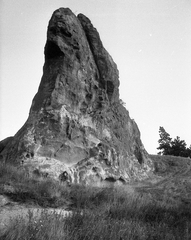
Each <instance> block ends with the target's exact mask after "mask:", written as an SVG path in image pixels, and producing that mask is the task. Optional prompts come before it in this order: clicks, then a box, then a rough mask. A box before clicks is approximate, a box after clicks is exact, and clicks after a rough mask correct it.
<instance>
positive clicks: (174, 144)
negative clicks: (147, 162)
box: [157, 127, 191, 157]
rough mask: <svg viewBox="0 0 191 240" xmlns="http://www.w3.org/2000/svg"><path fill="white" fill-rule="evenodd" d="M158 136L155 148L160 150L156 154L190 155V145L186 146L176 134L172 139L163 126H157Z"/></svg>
mask: <svg viewBox="0 0 191 240" xmlns="http://www.w3.org/2000/svg"><path fill="white" fill-rule="evenodd" d="M159 136H160V139H159V140H158V143H159V147H158V148H157V149H158V150H160V152H159V153H158V154H162V155H172V156H180V157H191V146H190V147H189V148H187V147H186V142H185V141H184V140H181V139H180V137H178V136H177V137H176V138H175V139H174V140H172V138H171V137H170V134H169V133H167V132H166V131H165V129H164V128H163V127H160V128H159Z"/></svg>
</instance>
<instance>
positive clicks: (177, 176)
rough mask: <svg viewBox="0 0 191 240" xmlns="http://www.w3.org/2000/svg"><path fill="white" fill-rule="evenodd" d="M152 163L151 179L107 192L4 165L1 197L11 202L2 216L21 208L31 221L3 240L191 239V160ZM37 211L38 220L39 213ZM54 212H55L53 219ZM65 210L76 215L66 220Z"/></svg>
mask: <svg viewBox="0 0 191 240" xmlns="http://www.w3.org/2000/svg"><path fill="white" fill-rule="evenodd" d="M150 157H151V158H152V159H153V161H154V165H155V172H154V174H153V175H152V176H151V177H150V179H148V180H147V181H144V182H137V183H136V182H132V183H130V184H128V185H124V186H123V187H118V188H104V189H103V188H92V187H87V186H86V187H85V186H79V185H73V186H70V187H66V186H63V185H60V184H58V183H55V182H53V181H50V180H44V181H41V182H39V181H37V180H36V179H31V178H29V177H28V176H27V174H26V173H24V172H22V171H21V170H18V169H16V167H13V166H7V165H3V164H1V165H0V194H1V195H3V196H6V197H7V198H8V199H9V200H10V202H9V203H8V204H6V205H4V206H2V207H1V211H4V214H6V213H5V209H9V211H10V206H9V205H11V206H12V209H14V206H15V205H16V206H17V207H20V208H21V207H24V208H25V209H28V215H27V217H26V215H18V216H17V217H14V218H13V219H12V220H11V221H9V224H8V225H7V227H6V228H5V229H4V231H3V232H2V234H1V237H0V239H2V240H4V239H5V240H28V239H31V240H37V239H38V240H39V239H41V240H45V239H46V240H47V239H51V240H60V239H63V240H99V239H104V240H109V239H111V240H127V239H128V240H135V239H136V240H139V239H140V240H159V239H161V240H165V239H166V240H178V239H181V240H182V239H183V240H184V239H185V240H189V239H191V182H190V181H191V177H190V176H191V169H190V166H191V165H190V164H191V160H190V159H188V158H180V157H172V156H155V155H151V156H150ZM10 203H11V204H10ZM13 203H14V204H13ZM37 207H38V208H40V209H41V211H40V214H38V215H37V214H35V212H34V211H33V209H34V208H37ZM50 208H51V209H55V211H53V212H51V213H50V211H49V210H50ZM3 209H4V210H3ZM62 209H65V210H70V211H71V212H72V213H71V214H68V215H67V216H66V215H63V214H62V212H61V211H58V210H62ZM7 211H8V210H7ZM0 216H1V213H0Z"/></svg>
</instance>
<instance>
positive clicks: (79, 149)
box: [1, 8, 153, 184]
mask: <svg viewBox="0 0 191 240" xmlns="http://www.w3.org/2000/svg"><path fill="white" fill-rule="evenodd" d="M44 54H45V64H44V68H43V76H42V79H41V83H40V86H39V89H38V92H37V94H36V95H35V97H34V99H33V101H32V106H31V109H30V113H29V117H28V119H27V121H26V123H25V124H24V126H23V127H22V128H21V129H20V130H19V131H18V132H17V133H16V135H15V136H14V138H13V139H12V141H10V142H8V144H7V145H6V147H5V148H4V150H3V151H2V153H1V154H2V156H3V159H4V161H11V162H15V163H20V164H22V165H23V166H25V167H26V166H27V167H28V168H29V169H30V171H31V173H34V174H36V175H37V176H45V177H53V178H56V179H60V180H61V181H70V182H74V183H87V184H99V183H101V184H102V183H103V184H105V183H107V182H108V183H109V182H118V183H125V182H128V181H130V180H131V179H137V180H141V179H144V178H147V176H148V174H149V172H151V171H152V169H153V166H152V162H151V160H150V159H149V156H148V154H147V152H146V151H145V149H144V147H143V144H142V142H141V140H140V132H139V129H138V127H137V125H136V123H135V121H134V120H132V119H131V118H130V117H129V113H128V111H127V110H126V109H125V107H124V106H123V105H122V104H121V101H120V99H119V89H118V87H119V77H118V70H117V66H116V64H115V63H114V61H113V59H112V58H111V56H110V55H109V54H108V52H107V51H106V50H105V48H104V47H103V44H102V42H101V39H100V36H99V33H98V32H97V30H96V29H95V28H94V27H93V25H92V23H91V22H90V20H89V19H88V18H87V17H85V16H84V15H83V14H79V15H78V16H77V17H76V16H75V15H74V14H73V13H72V12H71V10H70V9H68V8H60V9H58V10H56V11H55V12H54V13H53V15H52V18H51V19H50V22H49V25H48V32H47V42H46V45H45V51H44Z"/></svg>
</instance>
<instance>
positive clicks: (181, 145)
mask: <svg viewBox="0 0 191 240" xmlns="http://www.w3.org/2000/svg"><path fill="white" fill-rule="evenodd" d="M171 155H173V156H180V157H187V149H186V142H185V141H184V140H180V137H178V136H177V137H176V138H175V139H174V140H173V141H172V142H171Z"/></svg>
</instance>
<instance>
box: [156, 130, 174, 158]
mask: <svg viewBox="0 0 191 240" xmlns="http://www.w3.org/2000/svg"><path fill="white" fill-rule="evenodd" d="M159 136H160V139H159V140H158V143H159V147H158V148H157V149H158V150H162V151H160V152H158V154H162V155H171V141H172V138H171V137H170V134H169V133H167V132H166V131H165V129H164V128H163V127H159Z"/></svg>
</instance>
